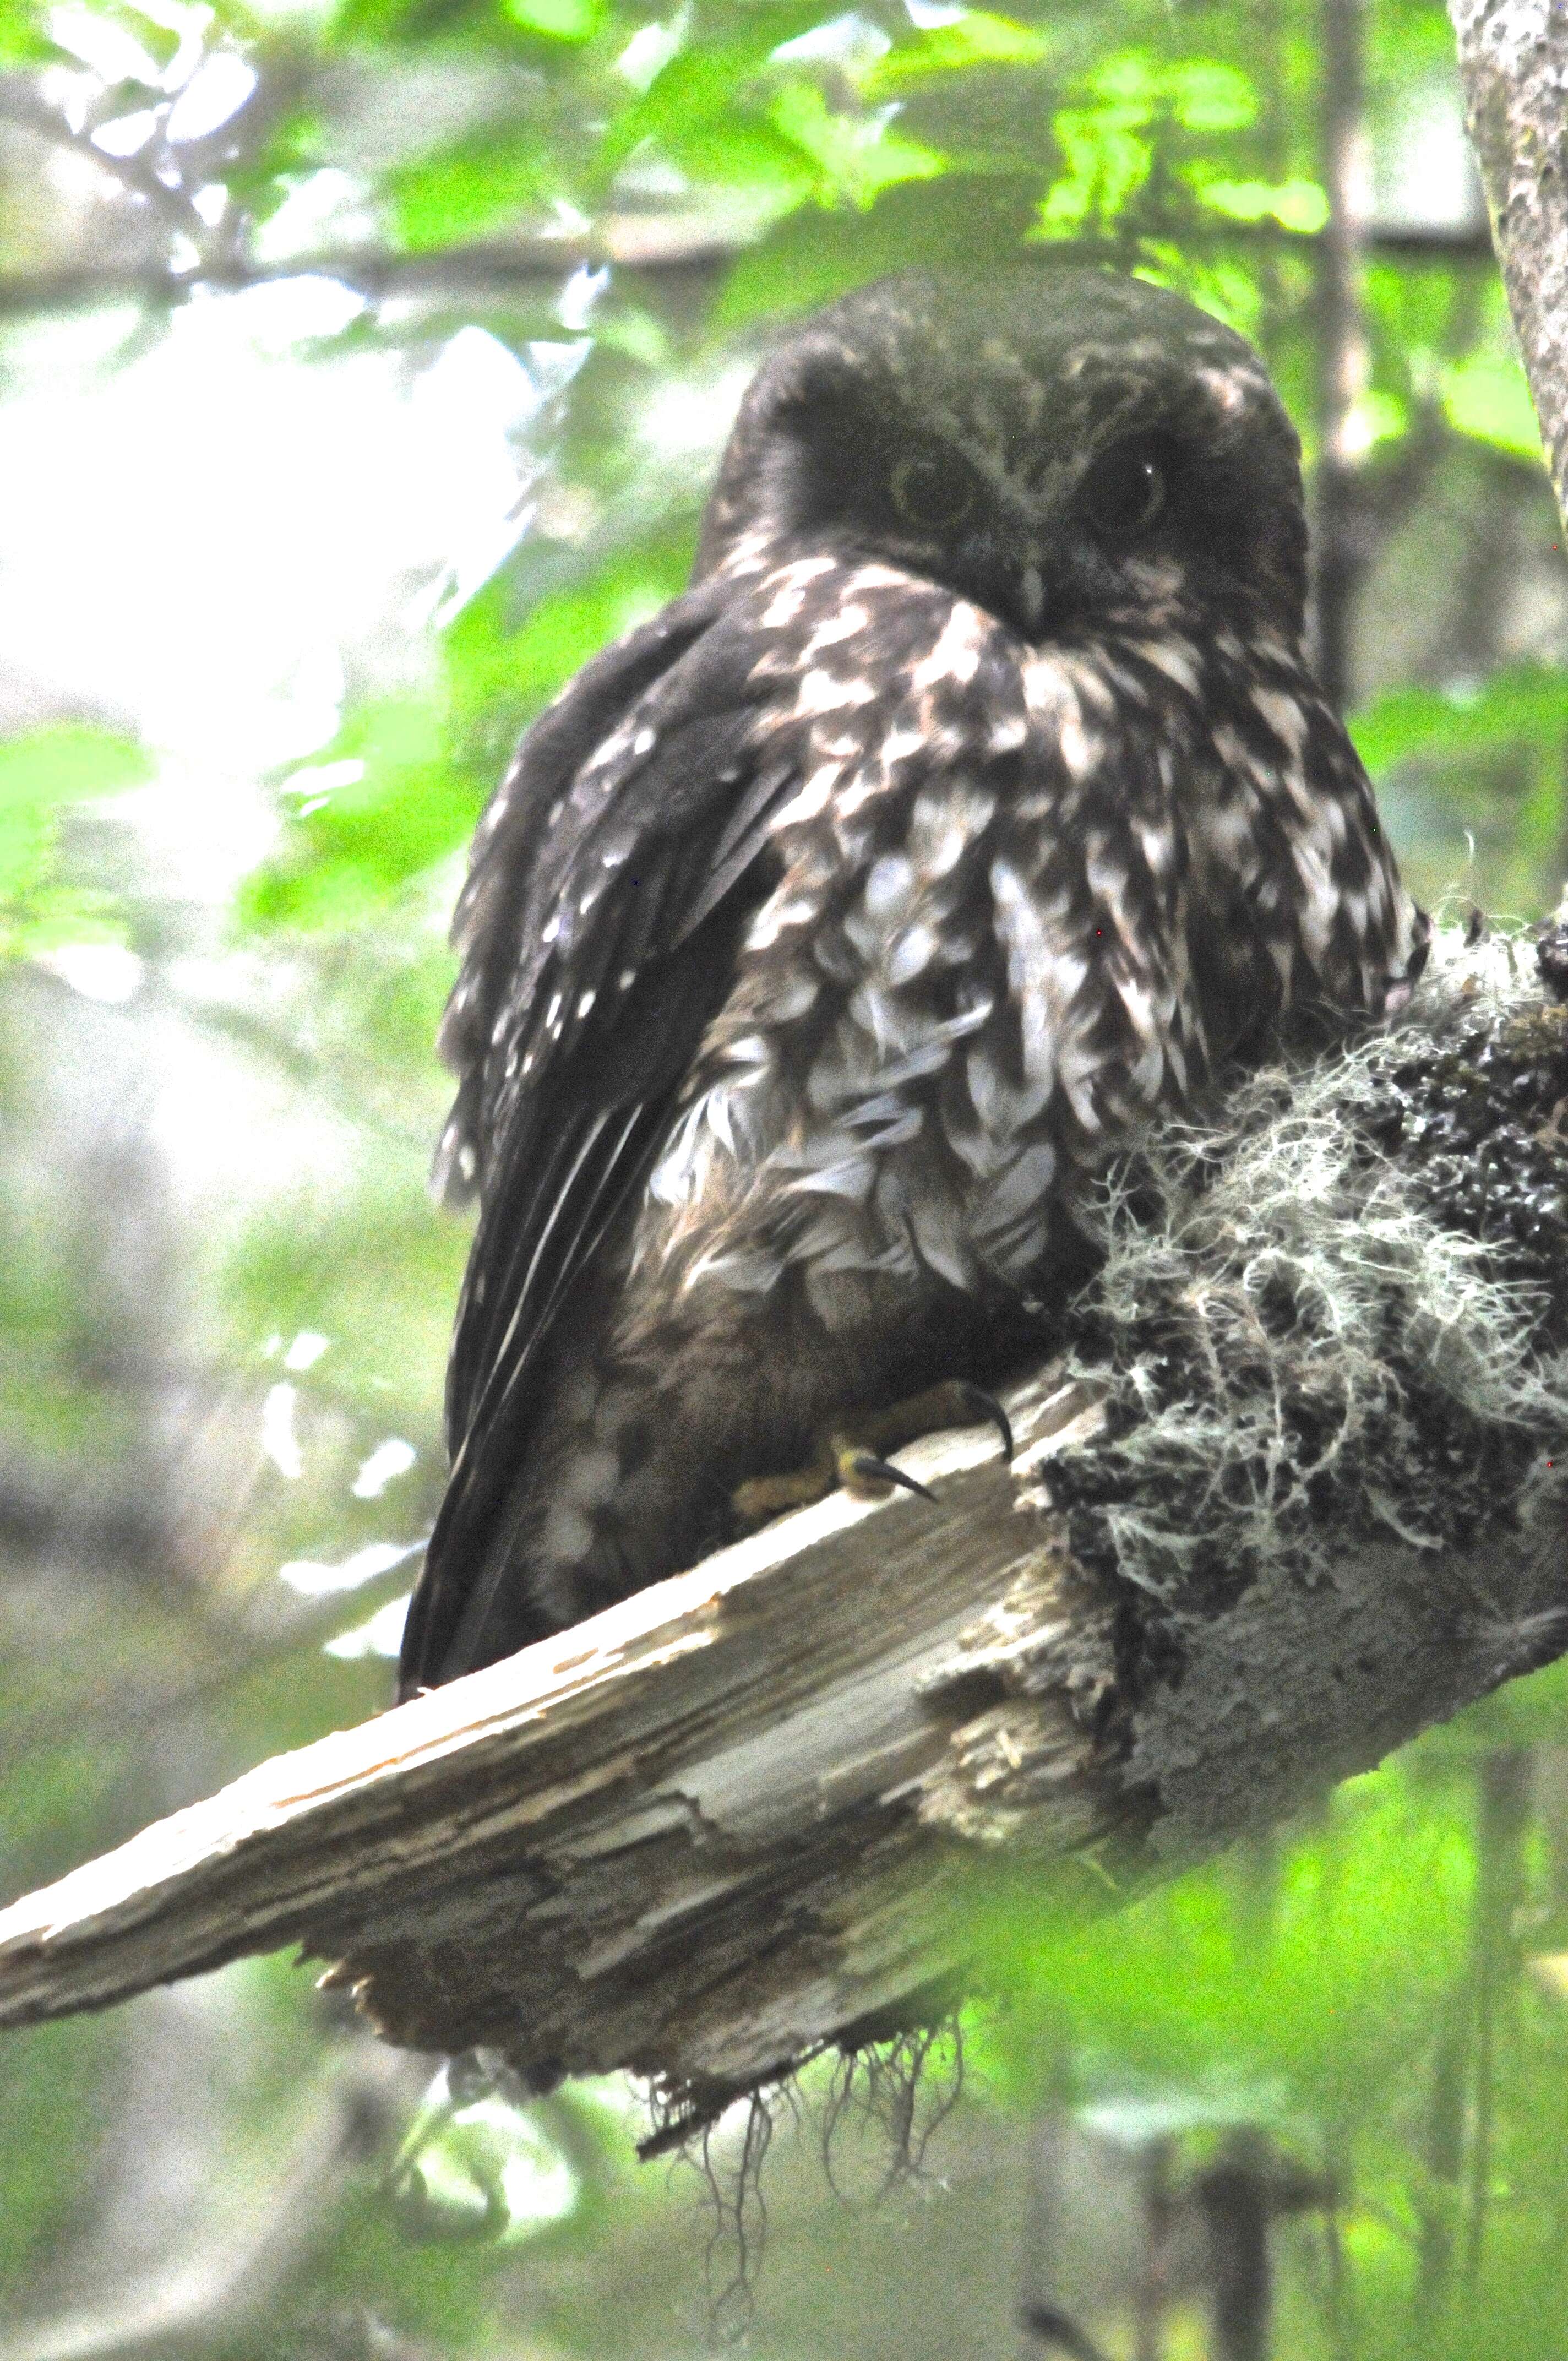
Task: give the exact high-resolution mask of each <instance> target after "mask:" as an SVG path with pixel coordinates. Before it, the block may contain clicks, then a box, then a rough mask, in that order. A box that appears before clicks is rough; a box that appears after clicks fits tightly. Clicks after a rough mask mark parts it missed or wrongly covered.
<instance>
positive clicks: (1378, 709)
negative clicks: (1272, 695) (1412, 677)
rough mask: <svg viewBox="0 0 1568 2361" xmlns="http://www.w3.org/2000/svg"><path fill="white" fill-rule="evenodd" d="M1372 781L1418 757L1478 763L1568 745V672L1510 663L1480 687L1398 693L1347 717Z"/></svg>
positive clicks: (1553, 668) (1534, 665) (1551, 749)
mask: <svg viewBox="0 0 1568 2361" xmlns="http://www.w3.org/2000/svg"><path fill="white" fill-rule="evenodd" d="M1350 730H1351V735H1352V737H1353V738H1354V741H1355V745H1356V751H1357V752H1358V753H1359V754H1360V756H1361V759H1362V761H1363V762H1364V763H1365V765H1366V767H1367V769H1368V770H1369V771H1370V772H1371V774H1372V775H1373V777H1374V778H1375V779H1377V778H1382V777H1383V776H1384V775H1385V774H1387V772H1388V771H1390V770H1391V769H1392V768H1393V767H1394V765H1395V764H1396V763H1405V762H1410V761H1413V760H1416V759H1418V758H1420V759H1425V760H1431V759H1432V758H1434V757H1435V758H1438V759H1440V760H1442V761H1445V762H1454V763H1475V762H1477V761H1480V760H1483V759H1484V758H1486V756H1488V755H1494V754H1497V753H1498V752H1501V751H1503V750H1504V749H1506V748H1508V747H1510V746H1519V745H1531V746H1543V747H1545V748H1546V749H1547V750H1549V751H1552V752H1555V751H1556V750H1557V749H1558V748H1559V747H1561V746H1563V745H1564V744H1568V671H1560V670H1558V669H1557V668H1556V667H1555V666H1553V665H1550V664H1510V665H1508V666H1506V667H1505V668H1504V669H1503V670H1501V671H1499V672H1496V673H1494V674H1493V675H1492V676H1491V677H1490V679H1489V680H1487V681H1486V682H1485V683H1484V684H1482V685H1481V686H1475V687H1470V686H1456V687H1452V688H1449V689H1446V690H1443V689H1435V688H1399V689H1391V690H1389V691H1388V693H1387V695H1386V696H1384V697H1378V698H1376V700H1375V702H1374V703H1373V704H1371V705H1369V706H1365V707H1364V708H1363V709H1362V710H1361V712H1359V713H1356V714H1353V715H1352V716H1351V718H1350Z"/></svg>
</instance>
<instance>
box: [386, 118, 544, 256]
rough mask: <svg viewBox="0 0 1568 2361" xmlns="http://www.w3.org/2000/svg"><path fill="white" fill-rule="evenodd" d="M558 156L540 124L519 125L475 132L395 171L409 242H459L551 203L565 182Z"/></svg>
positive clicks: (400, 223) (419, 248)
mask: <svg viewBox="0 0 1568 2361" xmlns="http://www.w3.org/2000/svg"><path fill="white" fill-rule="evenodd" d="M560 178H561V175H560V170H559V165H558V163H557V160H556V159H555V158H554V156H552V154H551V153H550V150H549V148H548V146H547V145H546V143H545V142H544V141H543V139H542V138H541V137H540V136H539V134H538V132H537V130H536V129H533V128H532V127H527V126H525V127H523V128H521V129H520V128H519V126H517V125H515V124H512V125H509V126H506V127H504V128H488V129H486V130H483V131H477V132H470V133H469V134H468V135H467V136H466V137H464V138H463V139H461V140H459V141H457V142H456V143H455V145H454V146H452V147H450V148H443V149H441V150H440V151H438V152H437V153H436V154H434V155H431V156H426V157H423V158H422V159H420V160H419V161H418V162H415V163H411V164H405V165H400V166H399V167H398V168H397V169H396V170H394V171H392V172H391V173H390V174H389V176H388V189H389V194H390V196H391V200H392V209H393V219H394V221H395V223H396V225H397V231H398V236H399V239H400V243H401V244H402V246H403V247H405V248H406V249H407V250H408V251H409V252H411V253H414V254H420V253H426V252H429V251H430V250H432V249H433V248H438V247H444V246H452V245H459V244H461V243H462V242H463V241H464V240H465V239H466V238H471V237H476V236H478V235H479V234H480V233H481V232H483V231H485V230H488V229H491V228H493V227H494V225H496V224H497V223H498V222H499V221H504V220H506V219H508V218H509V217H510V216H512V215H515V214H523V213H529V212H536V211H543V210H545V209H547V207H548V205H549V203H550V201H551V199H552V197H553V195H554V192H556V190H557V189H558V188H559V185H560Z"/></svg>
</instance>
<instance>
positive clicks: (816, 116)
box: [769, 82, 946, 206]
mask: <svg viewBox="0 0 1568 2361" xmlns="http://www.w3.org/2000/svg"><path fill="white" fill-rule="evenodd" d="M769 118H770V120H771V121H772V122H773V125H774V126H775V127H776V128H777V129H778V130H779V131H782V132H783V134H784V137H785V138H786V139H788V140H789V141H790V142H791V144H792V145H793V146H795V147H796V148H799V149H800V150H801V151H802V153H803V154H805V155H806V156H808V157H809V158H810V159H811V161H812V162H813V164H815V165H816V167H817V173H818V176H819V177H818V181H817V190H816V194H817V196H818V197H819V198H821V199H822V200H823V202H824V203H832V202H833V201H834V200H835V199H847V200H848V201H849V202H850V203H852V204H857V205H862V206H864V205H869V204H870V203H872V199H873V198H874V197H875V196H877V195H878V193H879V192H881V191H882V190H883V189H886V188H892V187H893V186H894V184H895V183H896V182H898V181H932V180H936V179H937V178H938V175H939V174H940V173H941V172H942V171H943V170H945V169H946V166H945V163H944V160H943V159H942V158H941V157H940V156H938V154H937V153H936V151H935V150H934V149H932V148H923V147H920V146H918V145H917V144H916V141H914V140H913V139H903V138H900V137H898V135H897V134H896V133H895V132H894V131H893V130H891V129H890V128H889V127H888V126H887V124H886V123H885V122H883V121H881V120H872V121H871V122H866V121H864V120H857V118H856V117H855V116H853V115H835V114H834V113H833V112H832V110H831V109H830V108H829V106H828V102H827V100H826V99H825V98H824V97H823V95H822V93H821V92H820V91H819V90H818V89H817V85H816V83H815V82H790V83H787V84H786V85H785V87H784V89H783V90H782V91H780V93H779V94H778V96H777V97H776V98H775V99H774V101H773V105H772V107H771V108H770V109H769Z"/></svg>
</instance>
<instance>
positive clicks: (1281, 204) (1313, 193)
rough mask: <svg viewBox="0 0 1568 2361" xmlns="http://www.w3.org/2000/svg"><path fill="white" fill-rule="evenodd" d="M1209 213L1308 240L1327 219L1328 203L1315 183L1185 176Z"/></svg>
mask: <svg viewBox="0 0 1568 2361" xmlns="http://www.w3.org/2000/svg"><path fill="white" fill-rule="evenodd" d="M1189 181H1190V185H1191V186H1192V187H1194V188H1195V189H1196V190H1197V192H1198V193H1199V195H1200V196H1201V199H1202V202H1203V203H1204V204H1206V205H1207V206H1208V208H1209V210H1210V212H1211V213H1216V214H1224V216H1225V218H1226V219H1227V220H1228V221H1241V222H1260V221H1276V222H1277V223H1278V224H1279V225H1280V227H1281V228H1282V229H1288V230H1293V231H1295V232H1296V234H1297V235H1298V236H1303V237H1310V236H1313V235H1314V234H1315V233H1316V232H1317V231H1318V230H1321V228H1322V226H1323V224H1324V223H1325V222H1326V221H1327V219H1328V217H1329V201H1328V198H1327V196H1326V194H1325V193H1324V192H1323V190H1322V189H1321V187H1320V185H1319V183H1318V182H1317V181H1307V180H1299V181H1227V180H1223V179H1215V180H1210V179H1208V178H1207V177H1203V178H1200V177H1199V176H1197V175H1196V174H1190V175H1189Z"/></svg>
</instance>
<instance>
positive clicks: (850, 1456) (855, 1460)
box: [834, 1443, 937, 1501]
mask: <svg viewBox="0 0 1568 2361" xmlns="http://www.w3.org/2000/svg"><path fill="white" fill-rule="evenodd" d="M834 1465H835V1466H836V1468H837V1470H838V1476H839V1484H840V1486H841V1487H842V1488H843V1489H844V1490H845V1491H846V1492H852V1493H853V1494H854V1496H855V1498H856V1499H860V1500H881V1499H885V1498H886V1496H887V1494H888V1493H889V1492H890V1491H891V1490H892V1489H893V1488H894V1487H895V1486H896V1487H897V1488H898V1489H899V1490H900V1491H903V1492H914V1493H916V1494H917V1495H918V1497H919V1498H920V1499H922V1500H933V1501H934V1500H935V1499H936V1497H937V1496H936V1494H935V1492H930V1491H927V1488H926V1487H925V1485H924V1484H921V1483H919V1482H917V1481H916V1478H915V1477H913V1476H906V1475H905V1472H904V1470H903V1468H902V1467H894V1466H893V1465H892V1464H891V1462H890V1461H888V1460H886V1459H879V1458H878V1457H877V1456H876V1455H875V1453H874V1452H871V1451H862V1450H861V1448H860V1446H859V1445H858V1444H852V1443H850V1444H840V1445H839V1448H838V1450H837V1452H836V1453H835V1456H834Z"/></svg>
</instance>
